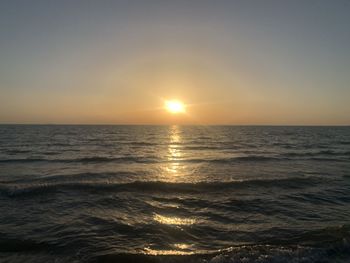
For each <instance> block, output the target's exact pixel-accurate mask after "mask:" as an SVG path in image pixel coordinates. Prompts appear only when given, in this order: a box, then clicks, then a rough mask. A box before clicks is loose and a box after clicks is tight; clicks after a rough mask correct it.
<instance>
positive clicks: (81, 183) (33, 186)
mask: <svg viewBox="0 0 350 263" xmlns="http://www.w3.org/2000/svg"><path fill="white" fill-rule="evenodd" d="M322 180H325V179H321V178H316V177H291V178H275V179H255V180H239V181H228V182H197V183H185V182H184V183H171V182H165V181H133V182H126V183H125V182H124V183H120V182H114V181H113V179H110V178H105V179H103V178H102V180H101V178H98V177H97V178H93V176H91V175H90V177H87V178H84V177H82V178H79V179H78V180H77V179H74V176H72V177H71V180H66V179H63V180H61V179H59V177H58V178H57V180H53V179H36V180H32V181H24V182H20V181H17V182H2V183H0V194H3V195H6V196H9V197H16V196H21V195H27V194H46V193H52V192H57V191H64V190H75V191H78V190H80V191H101V192H106V191H115V192H167V193H171V192H173V193H194V194H195V193H203V192H217V191H219V192H222V191H227V190H230V189H234V188H239V189H242V188H248V187H260V188H261V187H268V188H271V187H275V188H283V189H290V188H304V187H308V186H312V185H315V184H318V183H320V182H321V181H322Z"/></svg>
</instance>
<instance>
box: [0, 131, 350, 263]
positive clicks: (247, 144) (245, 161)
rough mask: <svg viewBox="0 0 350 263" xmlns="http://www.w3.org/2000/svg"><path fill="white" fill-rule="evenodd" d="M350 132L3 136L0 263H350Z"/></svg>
mask: <svg viewBox="0 0 350 263" xmlns="http://www.w3.org/2000/svg"><path fill="white" fill-rule="evenodd" d="M349 242H350V127H315V126H312V127H301V126H300V127H299V126H176V125H174V126H126V125H120V126H118V125H114V126H113V125H109V126H108V125H106V126H104V125H96V126H94V125H0V262H55V263H58V262H64V263H65V262H145V263H148V262H185V263H187V262H188V263H192V262H193V263H197V262H201V263H225V262H228V263H229V262H230V263H231V262H234V263H240V262H242V263H250V262H259V263H268V262H274V263H277V262H303V263H308V262H318V263H323V262H350V244H349Z"/></svg>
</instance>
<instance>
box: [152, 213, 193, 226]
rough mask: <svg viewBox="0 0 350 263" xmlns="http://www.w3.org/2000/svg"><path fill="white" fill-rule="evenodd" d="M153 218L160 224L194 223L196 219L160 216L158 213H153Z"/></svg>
mask: <svg viewBox="0 0 350 263" xmlns="http://www.w3.org/2000/svg"><path fill="white" fill-rule="evenodd" d="M153 219H154V220H155V221H157V222H159V223H161V224H165V225H178V226H181V225H185V226H186V225H193V224H194V223H196V219H193V218H180V217H175V216H173V217H168V216H161V215H158V214H155V215H154V216H153Z"/></svg>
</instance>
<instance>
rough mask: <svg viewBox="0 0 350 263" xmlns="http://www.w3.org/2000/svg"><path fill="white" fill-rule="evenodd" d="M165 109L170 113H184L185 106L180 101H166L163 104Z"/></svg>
mask: <svg viewBox="0 0 350 263" xmlns="http://www.w3.org/2000/svg"><path fill="white" fill-rule="evenodd" d="M165 108H166V110H167V111H169V112H171V113H182V112H185V105H184V104H183V103H182V102H181V101H177V100H168V101H166V102H165Z"/></svg>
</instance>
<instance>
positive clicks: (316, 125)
mask: <svg viewBox="0 0 350 263" xmlns="http://www.w3.org/2000/svg"><path fill="white" fill-rule="evenodd" d="M6 125H8V126H11V125H13V126H15V125H28V126H30V125H32V126H174V125H175V126H252V127H257V126H261V127H263V126H269V127H282V126H290V127H349V126H350V124H225V123H223V124H175V123H174V124H150V123H0V126H6Z"/></svg>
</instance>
